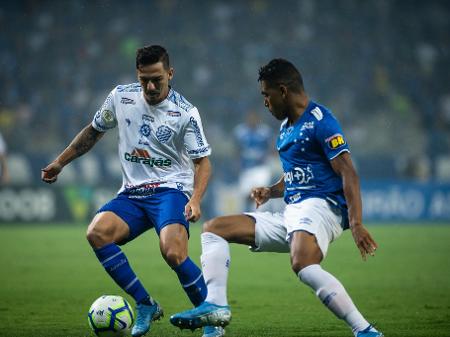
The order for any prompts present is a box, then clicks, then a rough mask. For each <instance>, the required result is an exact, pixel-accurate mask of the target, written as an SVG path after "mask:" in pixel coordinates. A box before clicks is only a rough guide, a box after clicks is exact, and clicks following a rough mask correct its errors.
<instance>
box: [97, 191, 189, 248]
mask: <svg viewBox="0 0 450 337" xmlns="http://www.w3.org/2000/svg"><path fill="white" fill-rule="evenodd" d="M187 202H188V198H187V196H186V195H185V194H184V193H183V192H181V191H179V190H177V189H174V188H164V187H161V188H156V189H155V190H154V193H152V194H151V195H148V196H144V197H139V198H132V197H130V195H128V194H126V193H121V194H119V195H118V196H117V197H116V198H115V199H112V200H111V201H109V202H108V203H106V204H105V205H104V206H103V207H101V208H100V209H99V210H98V211H97V213H101V212H105V211H109V212H113V213H115V214H116V215H118V216H119V217H120V218H122V220H123V221H125V222H126V223H127V224H128V227H129V228H130V235H129V236H128V237H127V238H126V239H125V240H124V241H122V242H119V244H125V243H127V242H129V241H131V240H133V239H135V238H136V237H138V236H139V235H141V234H142V233H144V232H145V231H146V230H148V229H150V228H153V227H154V228H155V230H156V232H157V233H158V235H159V233H160V232H161V229H162V228H163V227H165V226H167V225H170V224H176V223H177V224H182V225H184V226H185V227H186V230H187V232H188V235H189V222H188V221H187V220H186V217H185V215H184V207H185V206H186V204H187Z"/></svg>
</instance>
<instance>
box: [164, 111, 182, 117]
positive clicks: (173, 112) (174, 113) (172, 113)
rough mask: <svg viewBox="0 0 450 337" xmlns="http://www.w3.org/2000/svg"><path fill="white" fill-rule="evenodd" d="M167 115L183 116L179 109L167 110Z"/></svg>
mask: <svg viewBox="0 0 450 337" xmlns="http://www.w3.org/2000/svg"><path fill="white" fill-rule="evenodd" d="M167 116H170V117H181V112H179V111H167Z"/></svg>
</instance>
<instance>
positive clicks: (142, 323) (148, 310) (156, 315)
mask: <svg viewBox="0 0 450 337" xmlns="http://www.w3.org/2000/svg"><path fill="white" fill-rule="evenodd" d="M163 316H164V313H163V310H162V308H161V307H160V306H159V304H158V303H157V302H154V303H153V304H143V303H139V304H138V305H137V307H136V323H134V326H133V329H132V330H131V336H133V337H140V336H143V335H145V334H146V333H147V332H148V331H149V330H150V326H151V323H152V321H157V320H159V319H161V317H163Z"/></svg>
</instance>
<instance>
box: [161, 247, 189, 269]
mask: <svg viewBox="0 0 450 337" xmlns="http://www.w3.org/2000/svg"><path fill="white" fill-rule="evenodd" d="M162 255H163V258H164V260H165V261H166V262H167V264H168V265H169V266H170V267H171V268H175V267H176V266H179V265H180V264H181V263H182V262H183V261H184V260H185V259H186V257H187V256H186V254H185V253H183V252H181V251H179V250H177V249H170V248H169V249H167V250H166V251H164V252H162Z"/></svg>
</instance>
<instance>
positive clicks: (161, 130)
mask: <svg viewBox="0 0 450 337" xmlns="http://www.w3.org/2000/svg"><path fill="white" fill-rule="evenodd" d="M171 136H172V130H171V129H170V128H169V127H167V126H165V125H161V126H160V127H158V130H156V138H157V139H158V141H159V142H160V143H165V142H167V141H168V140H169V139H170V137H171Z"/></svg>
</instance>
